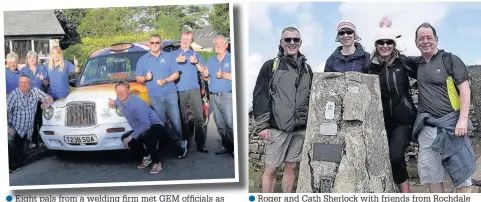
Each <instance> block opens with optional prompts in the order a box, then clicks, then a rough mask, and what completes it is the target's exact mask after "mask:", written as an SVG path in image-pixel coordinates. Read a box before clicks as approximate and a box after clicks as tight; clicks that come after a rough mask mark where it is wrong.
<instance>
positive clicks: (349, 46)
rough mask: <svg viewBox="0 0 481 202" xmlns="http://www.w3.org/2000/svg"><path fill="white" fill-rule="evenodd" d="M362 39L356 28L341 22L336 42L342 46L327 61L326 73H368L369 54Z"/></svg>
mask: <svg viewBox="0 0 481 202" xmlns="http://www.w3.org/2000/svg"><path fill="white" fill-rule="evenodd" d="M360 39H361V38H360V37H359V36H358V34H357V32H356V26H354V24H352V23H351V22H349V21H341V22H340V23H339V24H338V26H337V36H336V42H340V43H341V46H339V47H338V48H336V50H334V52H333V53H332V54H331V56H329V58H328V59H327V61H326V67H325V68H324V72H348V71H355V72H363V73H367V67H368V64H369V56H370V55H369V53H368V52H366V51H364V49H363V47H362V46H361V44H359V43H357V41H359V40H360Z"/></svg>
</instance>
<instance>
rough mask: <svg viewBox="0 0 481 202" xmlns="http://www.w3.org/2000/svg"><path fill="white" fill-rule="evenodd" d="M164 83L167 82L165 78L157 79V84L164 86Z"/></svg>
mask: <svg viewBox="0 0 481 202" xmlns="http://www.w3.org/2000/svg"><path fill="white" fill-rule="evenodd" d="M166 83H167V80H165V79H160V80H157V85H159V86H164V85H165V84H166Z"/></svg>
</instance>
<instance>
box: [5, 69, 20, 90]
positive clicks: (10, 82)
mask: <svg viewBox="0 0 481 202" xmlns="http://www.w3.org/2000/svg"><path fill="white" fill-rule="evenodd" d="M20 75H22V72H20V71H18V70H17V71H15V72H12V71H11V70H10V68H8V67H7V68H5V79H6V81H7V83H6V85H7V86H6V87H7V94H8V93H10V92H12V91H13V90H15V89H16V88H18V80H19V79H20Z"/></svg>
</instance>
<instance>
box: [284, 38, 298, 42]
mask: <svg viewBox="0 0 481 202" xmlns="http://www.w3.org/2000/svg"><path fill="white" fill-rule="evenodd" d="M284 41H285V42H286V43H291V41H294V43H299V41H301V38H284Z"/></svg>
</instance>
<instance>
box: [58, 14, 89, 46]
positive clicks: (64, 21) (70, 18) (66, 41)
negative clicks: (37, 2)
mask: <svg viewBox="0 0 481 202" xmlns="http://www.w3.org/2000/svg"><path fill="white" fill-rule="evenodd" d="M86 12H87V11H86V9H68V10H61V9H56V10H54V13H55V15H56V17H57V20H58V21H59V23H60V26H62V28H63V31H64V32H65V37H63V38H62V40H60V47H61V48H62V49H66V48H68V47H69V46H70V45H72V44H76V43H79V42H80V35H79V34H78V32H77V27H78V26H79V25H80V23H81V22H82V20H83V18H85V14H86Z"/></svg>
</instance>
